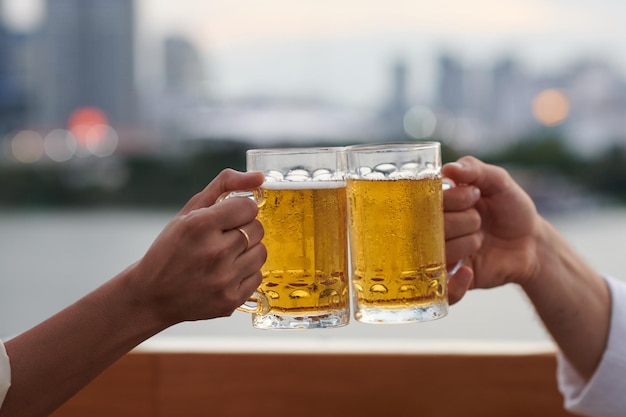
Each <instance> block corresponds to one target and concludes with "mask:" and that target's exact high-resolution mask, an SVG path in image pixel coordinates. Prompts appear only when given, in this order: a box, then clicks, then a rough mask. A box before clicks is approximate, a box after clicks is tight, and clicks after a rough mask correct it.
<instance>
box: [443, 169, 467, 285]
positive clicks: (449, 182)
mask: <svg viewBox="0 0 626 417" xmlns="http://www.w3.org/2000/svg"><path fill="white" fill-rule="evenodd" d="M441 186H442V187H443V190H444V191H446V190H449V189H450V188H454V187H455V186H456V184H454V181H452V180H450V179H448V178H444V179H443V180H442V181H441ZM463 263H464V261H463V259H461V260H459V261H457V263H456V264H454V266H453V267H452V268H450V269H448V277H450V276H452V275H454V274H456V272H457V271H458V270H459V268H460V267H461V266H463Z"/></svg>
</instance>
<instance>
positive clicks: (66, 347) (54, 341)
mask: <svg viewBox="0 0 626 417" xmlns="http://www.w3.org/2000/svg"><path fill="white" fill-rule="evenodd" d="M132 273H133V272H132V268H129V269H128V270H126V271H124V272H123V273H121V274H120V275H119V276H117V277H116V278H114V279H113V280H111V281H109V282H108V283H106V284H105V285H103V286H102V287H100V288H98V289H97V290H95V291H93V292H92V293H90V294H88V295H87V296H85V297H84V298H83V299H81V300H79V301H78V302H76V303H75V304H73V305H71V306H69V307H67V308H66V309H64V310H63V311H61V312H59V313H58V314H56V315H55V316H53V317H51V318H50V319H48V320H46V321H45V322H43V323H41V324H39V325H38V326H36V327H34V328H32V329H31V330H29V331H27V332H25V333H23V334H21V335H19V336H17V337H15V338H14V339H11V340H9V341H8V342H7V343H6V349H7V353H8V355H9V358H10V362H11V373H12V378H11V379H12V381H11V388H10V389H9V391H8V393H7V397H6V399H5V402H4V405H3V406H2V409H1V410H0V416H2V417H7V416H18V415H19V416H45V415H48V414H50V413H51V412H52V411H53V410H54V409H55V408H57V407H58V406H60V405H61V404H62V403H64V402H65V401H66V400H68V399H69V398H70V397H71V396H72V395H74V394H75V393H76V392H78V391H79V390H80V389H81V388H83V387H84V386H85V385H87V384H88V383H89V382H90V381H91V380H92V379H94V378H95V377H96V376H98V375H99V374H100V373H101V372H102V371H103V370H104V369H105V368H107V367H108V366H109V365H111V364H112V363H113V362H115V361H116V360H117V359H119V358H120V357H121V356H123V355H124V354H125V353H127V352H128V351H129V350H131V349H132V348H133V347H135V346H136V345H137V344H139V343H140V342H141V341H143V340H145V339H146V338H147V337H150V336H151V335H153V334H155V333H157V332H158V331H160V330H162V328H163V326H162V325H161V324H159V323H158V320H157V319H156V318H155V317H153V315H152V314H151V313H150V311H149V309H146V308H143V306H141V305H140V304H139V303H138V301H137V300H136V299H134V297H133V295H132V294H131V292H130V291H127V290H128V288H127V278H128V274H132Z"/></svg>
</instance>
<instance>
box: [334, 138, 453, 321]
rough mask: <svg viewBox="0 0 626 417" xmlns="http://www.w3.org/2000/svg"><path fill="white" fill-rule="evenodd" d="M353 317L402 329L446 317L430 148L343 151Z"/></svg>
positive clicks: (437, 188)
mask: <svg viewBox="0 0 626 417" xmlns="http://www.w3.org/2000/svg"><path fill="white" fill-rule="evenodd" d="M346 155H347V168H348V172H347V192H348V213H349V214H348V219H349V220H348V222H349V236H350V258H351V280H352V290H353V300H354V315H355V318H356V319H357V320H358V321H360V322H364V323H409V322H421V321H427V320H433V319H437V318H440V317H444V316H445V315H446V314H447V312H448V301H447V298H448V297H447V271H446V259H445V240H444V226H443V184H442V175H441V150H440V144H439V143H437V142H412V143H393V144H392V143H385V144H372V145H354V146H349V147H347V148H346Z"/></svg>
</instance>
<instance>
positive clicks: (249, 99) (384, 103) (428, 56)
mask: <svg viewBox="0 0 626 417" xmlns="http://www.w3.org/2000/svg"><path fill="white" fill-rule="evenodd" d="M1 1H2V3H0V4H1V5H2V6H3V7H2V9H0V17H3V20H2V21H3V22H4V23H5V26H6V27H7V28H8V30H9V31H10V32H11V33H14V32H16V31H17V33H18V34H19V35H17V36H16V37H13V38H10V39H12V40H11V42H12V45H19V46H18V48H19V47H22V46H23V47H24V48H23V49H26V48H27V47H29V46H28V45H30V44H29V42H28V40H24V38H26V39H30V37H34V38H36V39H38V40H37V42H35V44H36V45H35V46H34V47H32V45H31V46H30V47H31V48H34V49H33V51H34V52H32V51H31V52H30V53H28V54H25V53H23V52H22V53H21V54H20V53H19V52H18V53H17V54H16V53H15V51H14V52H13V54H12V55H7V56H13V57H15V56H18V57H20V56H21V57H22V58H23V56H22V55H29V57H27V58H24V61H23V62H18V63H17V64H12V63H11V62H8V63H7V62H5V64H4V68H5V69H4V72H5V73H9V74H10V73H11V71H13V73H14V74H13V77H14V78H16V77H17V79H20V80H21V82H23V83H24V84H25V85H28V89H29V90H30V91H29V92H28V94H29V95H30V96H29V98H28V100H26V101H27V102H28V103H30V104H28V103H26V104H25V107H27V108H28V110H27V112H28V113H29V114H28V117H26V120H27V121H28V123H26V125H24V126H16V127H17V128H31V129H40V130H41V129H42V128H44V129H48V130H49V131H52V130H53V129H57V130H54V131H55V132H56V133H55V135H56V136H55V135H53V136H51V137H57V136H58V135H59V134H58V129H67V128H69V126H68V124H69V123H68V122H67V120H68V119H71V117H70V116H75V114H74V113H72V112H73V111H75V110H79V109H80V108H81V107H94V106H95V107H103V109H104V110H106V111H105V113H106V114H104V115H103V116H105V117H104V119H103V118H102V115H97V114H95V116H97V117H95V120H96V121H101V120H105V121H107V117H108V118H109V119H110V120H108V121H111V122H112V123H113V124H116V126H115V127H116V128H117V129H118V131H116V132H114V133H115V135H118V134H120V135H122V136H124V135H128V134H129V133H128V132H129V131H128V130H127V131H119V129H120V128H121V129H130V130H131V131H132V130H134V127H135V126H131V125H132V124H134V123H135V124H137V125H141V126H142V127H143V128H147V130H150V133H149V135H152V136H154V132H153V130H156V131H158V135H160V136H162V137H164V138H165V139H166V140H167V141H170V142H171V141H172V140H174V139H179V138H183V139H189V138H190V139H198V138H205V139H210V138H218V139H241V140H250V141H252V142H255V143H257V144H267V143H271V142H274V143H276V142H280V143H288V142H289V141H291V142H292V143H296V144H297V143H298V141H307V140H308V141H311V140H318V141H337V140H346V141H355V140H362V141H373V140H377V139H378V140H380V139H402V138H405V137H411V138H416V139H424V138H429V137H435V138H436V139H443V140H449V141H450V142H451V143H453V144H455V145H459V146H461V147H465V148H469V149H472V148H479V147H481V146H485V145H491V146H495V147H497V146H505V145H506V144H507V143H510V142H511V141H513V140H517V139H520V138H522V137H524V136H531V135H532V134H533V133H536V132H537V131H539V130H541V128H542V127H546V126H547V127H551V126H558V127H559V129H560V131H561V133H563V134H564V135H565V136H567V137H568V139H569V140H570V142H571V143H572V144H573V145H574V146H575V147H578V148H579V149H580V150H583V151H585V150H589V149H593V148H598V149H601V148H605V147H606V146H608V145H609V144H611V143H614V142H616V141H619V142H623V141H624V140H625V137H626V126H625V124H624V122H623V121H622V118H623V117H622V115H623V114H624V113H625V112H626V84H625V83H624V63H623V62H621V61H620V59H622V60H623V59H626V58H624V57H626V54H620V51H621V49H623V48H624V46H622V45H621V44H620V40H621V36H619V34H621V33H622V32H623V31H624V30H625V29H624V27H623V25H622V24H621V21H620V19H619V16H621V15H622V13H621V12H624V11H626V5H622V4H621V3H620V2H618V1H614V0H604V1H600V2H596V3H594V4H593V5H591V4H587V3H586V2H580V1H569V2H567V1H563V0H552V1H548V0H535V1H511V0H507V1H504V2H502V1H495V0H478V1H475V2H472V3H465V2H461V1H454V0H443V1H440V2H429V3H428V4H419V3H416V2H411V1H398V0H395V1H391V2H389V1H387V2H382V1H373V0H369V1H360V2H355V1H353V0H342V1H339V2H315V3H312V2H311V3H309V2H287V1H283V0H270V1H267V2H263V3H258V2H254V1H252V0H246V1H231V2H225V1H222V0H214V1H210V2H209V1H196V0H180V1H178V2H171V1H166V0H136V1H134V2H133V1H131V0H123V1H109V2H106V3H105V4H103V3H98V2H91V1H88V0H64V1H61V0H56V1H54V0H52V1H48V2H45V1H39V0H1ZM46 4H48V7H45V5H46ZM52 4H54V6H55V7H54V10H51V8H50V5H52ZM79 5H80V7H79ZM81 22H83V23H82V24H81ZM90 42H92V43H90ZM13 48H14V49H15V46H13ZM0 52H1V48H0ZM103 56H104V57H108V59H109V61H114V62H115V65H112V64H111V62H107V61H106V59H107V58H103ZM2 59H3V58H2V57H0V60H2ZM11 66H13V67H16V68H12V67H11ZM2 67H3V65H2V62H0V70H2ZM32 67H34V69H33V68H32ZM0 72H2V71H0ZM15 74H17V76H15ZM0 76H2V73H0ZM63 79H65V80H66V81H65V82H66V83H65V84H63V83H62V82H59V80H61V81H62V80H63ZM69 80H73V81H72V82H73V84H77V85H83V86H85V87H86V88H82V90H80V91H73V90H74V89H69V90H68V89H67V88H66V85H67V83H70V81H69ZM96 87H97V88H96ZM98 91H99V92H98ZM135 101H136V102H135ZM32 103H34V105H32V106H31V104H32ZM95 103H99V104H98V105H96V104H95ZM29 106H30V107H32V109H31V108H30V107H29ZM84 114H85V113H81V115H83V116H84ZM87 114H88V115H89V114H91V115H92V116H93V115H94V113H89V112H88V113H87ZM79 119H80V118H79ZM74 120H77V119H76V118H74ZM81 120H82V119H81ZM55 123H56V124H58V126H54V124H55ZM119 125H122V126H121V127H120V126H119ZM99 132H100V133H102V132H103V131H102V129H100V131H99ZM48 133H50V132H43V131H42V132H40V133H38V134H41V135H44V136H45V135H46V134H48ZM105 133H106V132H105ZM73 134H74V136H76V135H77V133H76V131H73ZM87 136H88V135H87ZM87 136H85V138H83V141H89V139H87ZM92 136H93V135H92ZM16 137H17V136H16ZM78 139H79V141H80V138H78ZM55 140H56V139H55ZM117 140H118V138H117V137H116V138H115V140H114V142H115V143H117ZM124 141H125V138H124V137H122V138H120V143H122V144H123V142H124ZM49 142H50V141H49ZM57 142H58V140H57ZM109 145H110V144H109ZM42 146H43V145H42ZM107 149H108V148H107ZM97 151H98V152H101V153H103V155H104V154H108V153H107V152H104V151H102V150H97Z"/></svg>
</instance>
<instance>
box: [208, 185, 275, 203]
mask: <svg viewBox="0 0 626 417" xmlns="http://www.w3.org/2000/svg"><path fill="white" fill-rule="evenodd" d="M231 197H247V198H249V199H252V200H254V201H255V202H256V204H257V206H261V204H263V192H262V191H261V189H260V188H256V189H254V190H242V191H228V192H226V193H224V194H222V195H220V196H219V197H217V200H216V201H215V202H216V203H219V202H220V201H224V200H226V199H227V198H231Z"/></svg>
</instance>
